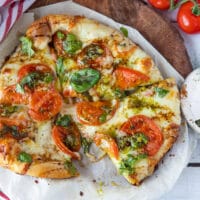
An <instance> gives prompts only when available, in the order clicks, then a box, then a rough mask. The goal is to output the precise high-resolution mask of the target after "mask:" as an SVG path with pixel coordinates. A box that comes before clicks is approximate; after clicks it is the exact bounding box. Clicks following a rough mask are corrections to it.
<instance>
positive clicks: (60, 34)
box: [56, 31, 65, 40]
mask: <svg viewBox="0 0 200 200" xmlns="http://www.w3.org/2000/svg"><path fill="white" fill-rule="evenodd" d="M56 35H57V37H58V38H59V39H61V40H62V39H64V38H65V34H64V33H62V32H61V31H58V32H57V33H56Z"/></svg>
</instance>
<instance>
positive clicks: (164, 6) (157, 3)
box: [148, 0, 170, 10]
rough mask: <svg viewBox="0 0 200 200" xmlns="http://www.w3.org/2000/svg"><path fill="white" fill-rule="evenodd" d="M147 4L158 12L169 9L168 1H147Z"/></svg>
mask: <svg viewBox="0 0 200 200" xmlns="http://www.w3.org/2000/svg"><path fill="white" fill-rule="evenodd" d="M148 1H149V3H150V4H151V5H152V6H153V7H155V8H158V9H160V10H167V9H169V8H170V0H148Z"/></svg>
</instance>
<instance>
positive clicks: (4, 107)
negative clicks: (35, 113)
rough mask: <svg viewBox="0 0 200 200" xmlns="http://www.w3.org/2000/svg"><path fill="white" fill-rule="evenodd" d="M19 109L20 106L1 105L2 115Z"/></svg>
mask: <svg viewBox="0 0 200 200" xmlns="http://www.w3.org/2000/svg"><path fill="white" fill-rule="evenodd" d="M17 110H18V106H11V105H0V115H1V116H3V117H4V116H9V115H11V114H12V113H14V112H16V111H17Z"/></svg>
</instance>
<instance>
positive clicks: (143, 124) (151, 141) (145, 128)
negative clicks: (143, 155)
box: [120, 115, 163, 156]
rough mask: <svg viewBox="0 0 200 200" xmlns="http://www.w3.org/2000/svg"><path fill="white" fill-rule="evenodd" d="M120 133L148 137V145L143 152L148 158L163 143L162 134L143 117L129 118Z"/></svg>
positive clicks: (150, 120) (153, 124)
mask: <svg viewBox="0 0 200 200" xmlns="http://www.w3.org/2000/svg"><path fill="white" fill-rule="evenodd" d="M120 130H121V131H123V132H125V133H126V134H128V135H132V134H135V133H143V134H145V135H146V136H147V137H148V143H147V144H146V146H145V151H146V152H147V154H148V155H149V156H153V155H155V154H156V153H157V152H158V150H159V149H160V147H161V145H162V143H163V134H162V132H161V130H160V128H159V127H158V126H157V125H156V124H155V122H154V121H153V120H152V119H151V118H149V117H147V116H144V115H136V116H134V117H131V118H129V120H128V121H127V122H125V123H124V124H123V125H122V126H121V129H120Z"/></svg>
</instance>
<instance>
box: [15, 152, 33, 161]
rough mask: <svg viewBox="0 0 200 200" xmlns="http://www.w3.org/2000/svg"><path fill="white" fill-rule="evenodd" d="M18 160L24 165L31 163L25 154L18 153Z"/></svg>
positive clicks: (30, 159) (29, 156)
mask: <svg viewBox="0 0 200 200" xmlns="http://www.w3.org/2000/svg"><path fill="white" fill-rule="evenodd" d="M18 160H19V161H21V162H25V163H31V162H32V157H31V155H30V154H28V153H26V152H20V153H19V155H18Z"/></svg>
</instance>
